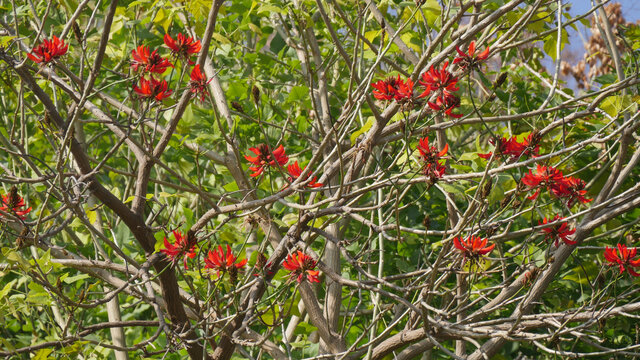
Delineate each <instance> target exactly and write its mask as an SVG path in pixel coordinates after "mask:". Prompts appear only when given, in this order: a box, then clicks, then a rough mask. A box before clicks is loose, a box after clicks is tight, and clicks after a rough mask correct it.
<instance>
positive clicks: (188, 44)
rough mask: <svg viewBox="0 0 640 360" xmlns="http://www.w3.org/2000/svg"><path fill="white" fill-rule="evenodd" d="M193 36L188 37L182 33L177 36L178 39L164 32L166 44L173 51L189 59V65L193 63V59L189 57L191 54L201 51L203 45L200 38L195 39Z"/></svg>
mask: <svg viewBox="0 0 640 360" xmlns="http://www.w3.org/2000/svg"><path fill="white" fill-rule="evenodd" d="M194 40H195V39H194V38H192V37H187V36H186V35H183V34H182V33H180V34H178V36H176V40H174V39H173V38H171V36H170V35H169V34H164V44H165V45H167V47H169V49H171V53H172V54H174V55H176V56H178V57H182V58H184V59H186V60H187V62H188V63H189V65H193V61H191V59H189V56H190V55H193V54H197V53H198V52H200V49H201V48H202V46H201V45H200V40H197V41H194Z"/></svg>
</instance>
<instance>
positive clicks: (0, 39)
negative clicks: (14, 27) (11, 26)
mask: <svg viewBox="0 0 640 360" xmlns="http://www.w3.org/2000/svg"><path fill="white" fill-rule="evenodd" d="M15 38H16V37H15V36H0V48H3V47H6V46H7V45H9V42H11V40H13V39H15Z"/></svg>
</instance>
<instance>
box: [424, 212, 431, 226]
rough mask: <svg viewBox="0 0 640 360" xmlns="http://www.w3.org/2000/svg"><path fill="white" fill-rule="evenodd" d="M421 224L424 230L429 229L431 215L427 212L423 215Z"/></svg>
mask: <svg viewBox="0 0 640 360" xmlns="http://www.w3.org/2000/svg"><path fill="white" fill-rule="evenodd" d="M422 225H424V228H425V229H426V230H429V226H431V217H430V216H429V215H428V214H427V215H425V216H424V219H422Z"/></svg>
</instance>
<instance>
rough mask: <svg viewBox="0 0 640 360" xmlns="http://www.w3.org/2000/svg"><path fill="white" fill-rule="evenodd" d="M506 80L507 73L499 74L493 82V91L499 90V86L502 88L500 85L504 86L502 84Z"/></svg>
mask: <svg viewBox="0 0 640 360" xmlns="http://www.w3.org/2000/svg"><path fill="white" fill-rule="evenodd" d="M506 80H507V73H506V72H503V73H502V74H500V76H498V78H497V79H496V81H494V83H493V90H495V89H497V88H499V87H500V86H502V84H504V82H505V81H506Z"/></svg>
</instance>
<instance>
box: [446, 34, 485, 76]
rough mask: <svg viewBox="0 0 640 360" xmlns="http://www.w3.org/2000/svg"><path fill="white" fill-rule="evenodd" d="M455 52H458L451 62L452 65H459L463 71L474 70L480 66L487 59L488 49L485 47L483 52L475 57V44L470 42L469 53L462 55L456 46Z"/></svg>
mask: <svg viewBox="0 0 640 360" xmlns="http://www.w3.org/2000/svg"><path fill="white" fill-rule="evenodd" d="M456 51H457V52H458V55H460V56H458V57H457V58H456V59H455V60H453V63H454V64H458V63H459V64H460V67H461V68H463V69H465V70H466V69H476V68H478V67H479V66H480V63H481V62H482V61H484V60H487V58H488V57H489V47H488V46H487V48H486V49H484V51H483V52H481V53H480V54H477V55H476V42H475V41H472V42H471V43H470V44H469V51H468V52H467V53H464V52H462V51H461V50H460V48H459V47H457V46H456Z"/></svg>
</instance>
